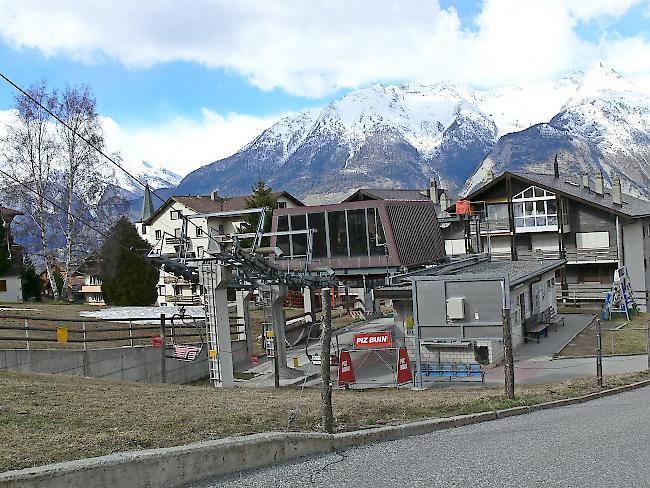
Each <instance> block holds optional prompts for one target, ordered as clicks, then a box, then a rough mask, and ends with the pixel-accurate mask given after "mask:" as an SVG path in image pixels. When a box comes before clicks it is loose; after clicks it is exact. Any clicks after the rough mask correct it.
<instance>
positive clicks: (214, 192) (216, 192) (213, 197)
mask: <svg viewBox="0 0 650 488" xmlns="http://www.w3.org/2000/svg"><path fill="white" fill-rule="evenodd" d="M210 200H212V201H213V202H216V201H217V200H221V198H220V197H219V190H212V192H211V193H210Z"/></svg>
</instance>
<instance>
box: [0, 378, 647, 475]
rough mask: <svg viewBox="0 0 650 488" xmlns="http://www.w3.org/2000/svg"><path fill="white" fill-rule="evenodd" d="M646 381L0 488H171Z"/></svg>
mask: <svg viewBox="0 0 650 488" xmlns="http://www.w3.org/2000/svg"><path fill="white" fill-rule="evenodd" d="M648 385H650V379H647V380H643V381H638V382H636V383H631V384H629V385H623V386H619V387H615V388H610V389H607V390H602V391H598V392H595V393H590V394H587V395H582V396H579V397H575V398H566V399H562V400H555V401H550V402H544V403H539V404H536V405H530V406H521V407H513V408H508V409H504V410H496V411H488V412H481V413H473V414H468V415H459V416H454V417H445V418H439V419H430V420H421V421H418V422H410V423H407V424H401V425H394V426H385V427H375V428H370V429H362V430H356V431H351V432H342V433H339V434H322V433H317V432H269V433H263V434H253V435H248V436H243V437H230V438H224V439H217V440H211V441H203V442H196V443H193V444H187V445H183V446H177V447H166V448H159V449H146V450H141V451H129V452H122V453H117V454H110V455H107V456H101V457H94V458H87V459H81V460H77V461H66V462H62V463H56V464H49V465H45V466H39V467H35V468H26V469H21V470H16V471H6V472H4V473H0V488H36V487H39V488H55V487H60V486H98V487H103V486H107V487H108V486H120V487H121V488H172V487H175V486H182V485H184V484H186V483H192V482H199V481H202V480H205V479H210V478H217V477H220V476H226V475H230V474H234V473H239V472H241V471H245V470H251V469H257V468H262V467H266V466H270V465H273V464H280V463H284V462H287V461H291V460H293V459H297V458H300V457H305V456H313V455H316V454H323V453H327V452H332V451H337V450H341V449H347V448H350V447H354V446H360V445H364V444H372V443H377V442H385V441H389V440H396V439H403V438H406V437H411V436H415V435H421V434H428V433H431V432H435V431H438V430H446V429H453V428H456V427H461V426H464V425H471V424H476V423H481V422H487V421H490V420H496V419H502V418H506V417H512V416H516V415H524V414H528V413H531V412H535V411H538V410H546V409H551V408H558V407H562V406H565V405H575V404H578V403H584V402H588V401H591V400H595V399H598V398H602V397H606V396H610V395H615V394H618V393H623V392H626V391H631V390H635V389H637V388H641V387H644V386H648Z"/></svg>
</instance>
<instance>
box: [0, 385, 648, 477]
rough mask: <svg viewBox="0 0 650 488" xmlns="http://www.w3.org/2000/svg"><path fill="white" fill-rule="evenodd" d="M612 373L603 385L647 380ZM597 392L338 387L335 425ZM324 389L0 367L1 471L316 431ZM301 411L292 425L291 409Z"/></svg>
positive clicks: (579, 388) (578, 388)
mask: <svg viewBox="0 0 650 488" xmlns="http://www.w3.org/2000/svg"><path fill="white" fill-rule="evenodd" d="M649 377H650V375H649V374H647V373H638V374H630V375H621V376H609V377H607V378H606V383H607V384H608V385H609V386H614V385H620V384H625V383H630V382H633V381H638V380H640V379H645V378H649ZM596 390H597V386H596V384H595V381H594V380H592V379H584V380H571V381H567V382H563V383H553V384H546V385H526V386H521V387H517V397H516V399H515V400H507V399H506V398H505V397H504V396H503V392H502V389H501V388H492V387H470V386H459V387H456V388H439V389H435V390H425V391H413V390H410V389H403V390H399V391H395V390H373V391H338V390H337V391H335V392H334V394H333V403H334V414H335V417H336V424H337V429H338V430H339V431H345V430H352V429H358V428H364V427H370V426H375V425H384V424H397V423H401V422H406V421H412V420H419V419H425V418H434V417H445V416H450V415H457V414H464V413H473V412H481V411H488V410H494V409H500V408H507V407H511V406H517V405H528V404H534V403H539V402H543V401H548V400H555V399H561V398H568V397H573V396H578V395H582V394H586V393H589V392H593V391H596ZM319 399H320V392H319V391H318V390H309V389H308V390H305V391H304V392H303V394H302V395H301V394H300V393H299V390H298V389H282V390H272V389H244V388H237V389H232V390H216V389H214V388H212V387H207V386H206V387H202V386H178V385H147V384H142V383H126V382H112V381H101V380H94V379H84V378H76V377H66V376H58V375H27V374H18V373H0V438H1V439H2V442H1V443H0V471H6V470H10V469H18V468H24V467H29V466H36V465H42V464H47V463H52V462H56V461H63V460H71V459H80V458H84V457H91V456H98V455H103V454H109V453H113V452H119V451H125V450H134V449H145V448H153V447H164V446H174V445H180V444H184V443H189V442H194V441H199V440H207V439H215V438H220V437H226V436H236V435H245V434H251V433H256V432H265V431H284V430H303V431H304V430H318V429H319V422H320V414H319ZM294 409H296V410H297V417H296V420H295V421H294V422H293V424H292V425H291V426H288V420H287V419H288V415H289V413H290V412H291V411H292V410H294Z"/></svg>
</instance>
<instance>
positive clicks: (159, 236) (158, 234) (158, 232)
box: [156, 230, 162, 239]
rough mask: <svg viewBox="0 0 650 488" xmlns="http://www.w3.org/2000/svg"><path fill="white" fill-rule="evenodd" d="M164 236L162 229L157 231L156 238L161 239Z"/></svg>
mask: <svg viewBox="0 0 650 488" xmlns="http://www.w3.org/2000/svg"><path fill="white" fill-rule="evenodd" d="M161 237H162V231H159V230H157V231H156V239H160V238H161Z"/></svg>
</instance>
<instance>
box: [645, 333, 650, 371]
mask: <svg viewBox="0 0 650 488" xmlns="http://www.w3.org/2000/svg"><path fill="white" fill-rule="evenodd" d="M645 326H646V329H645V332H646V342H647V344H646V348H645V350H646V352H647V353H648V369H650V322H648V323H646V324H645Z"/></svg>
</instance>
